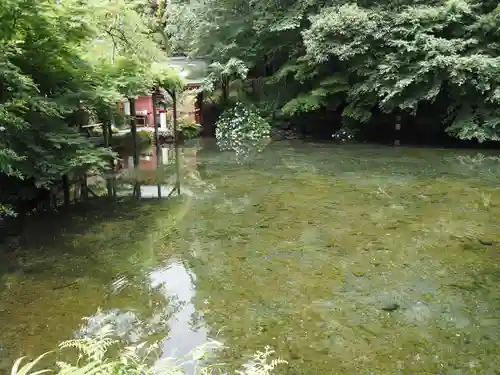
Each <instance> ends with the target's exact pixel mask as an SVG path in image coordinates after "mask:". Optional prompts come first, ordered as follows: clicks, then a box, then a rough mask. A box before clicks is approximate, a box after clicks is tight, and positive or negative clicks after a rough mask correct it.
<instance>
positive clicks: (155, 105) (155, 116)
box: [151, 89, 160, 145]
mask: <svg viewBox="0 0 500 375" xmlns="http://www.w3.org/2000/svg"><path fill="white" fill-rule="evenodd" d="M158 94H159V93H158V90H157V89H156V90H155V91H154V92H153V95H151V98H152V100H153V126H154V129H155V144H156V145H159V144H160V136H159V134H158V121H157V119H158V102H157V98H158Z"/></svg>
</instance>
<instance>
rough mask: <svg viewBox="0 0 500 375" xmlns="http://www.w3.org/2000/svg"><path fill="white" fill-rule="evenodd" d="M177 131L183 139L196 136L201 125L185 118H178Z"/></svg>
mask: <svg viewBox="0 0 500 375" xmlns="http://www.w3.org/2000/svg"><path fill="white" fill-rule="evenodd" d="M177 125H178V131H179V133H180V134H181V136H182V137H183V138H185V139H192V138H196V137H198V136H199V135H200V131H201V125H200V124H197V123H196V122H194V121H191V120H189V119H187V118H180V119H179V120H178V123H177Z"/></svg>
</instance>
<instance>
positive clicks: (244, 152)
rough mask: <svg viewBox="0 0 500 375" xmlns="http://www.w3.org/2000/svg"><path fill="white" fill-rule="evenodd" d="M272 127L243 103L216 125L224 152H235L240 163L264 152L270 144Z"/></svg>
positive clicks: (220, 145) (219, 141)
mask: <svg viewBox="0 0 500 375" xmlns="http://www.w3.org/2000/svg"><path fill="white" fill-rule="evenodd" d="M270 135H271V125H270V124H269V122H268V121H267V120H265V119H264V118H263V117H261V116H260V114H259V112H258V111H257V110H255V109H249V108H246V107H245V106H244V105H243V104H242V103H239V102H238V103H236V105H235V106H234V107H233V108H231V109H228V110H226V111H225V112H224V113H223V114H222V116H221V117H220V119H219V120H218V121H217V123H216V130H215V137H216V139H217V145H218V146H219V148H220V149H221V150H222V151H234V152H235V153H236V157H237V160H238V161H244V160H248V159H249V158H250V157H251V156H253V155H254V154H256V153H259V152H262V151H263V150H264V148H265V147H266V145H267V144H268V143H269V139H270Z"/></svg>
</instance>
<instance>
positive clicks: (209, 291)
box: [0, 141, 500, 374]
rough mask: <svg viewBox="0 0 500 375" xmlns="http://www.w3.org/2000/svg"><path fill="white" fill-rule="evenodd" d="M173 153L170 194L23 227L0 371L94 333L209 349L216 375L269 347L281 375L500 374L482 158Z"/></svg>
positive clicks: (291, 146)
mask: <svg viewBox="0 0 500 375" xmlns="http://www.w3.org/2000/svg"><path fill="white" fill-rule="evenodd" d="M181 155H182V171H183V172H182V184H183V192H184V194H183V196H181V197H179V198H175V199H170V200H155V199H150V200H143V201H135V200H130V199H124V200H121V201H119V202H116V203H113V202H110V201H108V200H100V201H94V202H93V203H91V204H90V205H89V206H85V207H84V206H81V207H75V210H74V211H72V212H71V213H64V214H53V215H48V216H44V217H43V220H33V221H32V222H30V223H29V224H28V225H27V228H26V229H25V232H24V233H23V236H22V237H21V238H19V239H18V242H17V243H16V248H15V251H14V252H11V253H10V255H9V256H8V257H7V258H2V263H1V265H0V281H1V283H0V297H1V298H0V326H2V327H3V330H2V332H1V333H0V344H1V345H2V350H1V351H0V367H1V368H2V369H8V368H9V366H10V364H11V363H12V361H13V360H14V359H15V358H17V357H18V356H20V355H23V354H27V355H30V356H34V355H37V354H39V353H41V352H43V351H45V350H50V349H53V348H54V347H55V346H56V345H57V343H58V342H60V341H62V340H64V339H68V338H71V337H72V336H73V335H75V334H79V333H85V332H92V331H93V330H94V329H96V327H99V326H100V325H102V324H104V323H105V322H114V324H116V326H117V328H118V330H119V332H120V333H121V335H122V336H123V337H124V338H126V339H128V340H130V341H137V340H141V339H148V340H152V341H154V340H160V341H161V342H162V348H163V352H164V355H165V356H167V355H182V354H185V353H186V352H187V351H189V350H190V349H192V348H193V347H194V346H196V345H198V344H201V343H203V342H204V341H205V340H206V339H207V338H217V339H219V340H221V341H223V342H224V343H225V344H227V345H228V349H227V350H226V351H224V352H222V353H221V354H220V357H219V359H220V360H221V361H224V362H227V363H229V364H230V366H234V367H238V366H239V365H241V364H242V363H244V362H245V361H246V360H247V359H248V358H249V356H250V355H251V354H252V352H254V351H255V350H257V349H262V348H263V347H264V346H265V345H271V346H273V347H274V348H275V349H276V350H277V352H278V354H279V355H280V356H281V357H283V358H284V359H286V360H288V361H289V366H288V367H287V368H286V369H284V370H283V371H284V372H285V373H288V374H290V373H292V374H310V373H336V374H353V373H356V374H357V373H360V374H364V373H366V374H368V373H370V372H371V373H375V374H389V373H390V374H406V373H411V374H438V373H439V374H469V373H484V374H489V373H494V371H496V369H498V368H500V366H499V365H500V358H499V354H498V353H500V350H499V349H500V347H499V346H498V345H499V344H498V342H500V341H499V338H500V322H499V320H498V319H497V317H496V315H497V314H496V312H497V311H498V309H499V308H500V290H499V287H498V285H499V281H500V266H499V263H498V261H499V259H498V254H499V252H498V251H499V250H500V247H499V243H500V238H499V237H498V233H500V232H499V229H500V228H499V226H500V222H499V220H500V215H499V211H498V210H499V207H500V190H499V188H498V181H499V179H498V178H499V176H500V168H499V166H498V163H497V162H495V161H494V160H493V159H491V160H490V159H488V158H487V157H486V158H485V157H478V156H477V152H476V151H470V150H466V151H459V150H444V149H422V148H398V149H394V148H385V147H381V146H371V145H352V146H350V145H345V146H339V145H332V144H319V143H314V144H310V143H304V142H301V141H293V142H277V143H275V144H272V145H270V146H269V147H268V149H267V150H266V151H265V152H264V153H263V154H262V155H261V156H258V157H257V158H256V159H255V160H253V161H252V162H251V163H250V164H247V165H243V166H242V165H239V164H237V163H235V161H234V158H233V157H232V156H231V155H230V154H226V153H219V152H217V151H215V150H214V148H213V145H208V146H207V145H205V146H204V145H203V144H201V145H196V144H195V145H192V146H190V145H186V146H185V148H184V149H183V150H181ZM145 163H146V161H145ZM147 168H148V167H147V165H146V164H144V173H145V174H146V175H149V173H152V174H154V175H157V176H162V177H161V179H165V180H166V181H164V182H165V183H166V184H167V183H171V181H170V180H169V178H170V177H168V176H165V173H164V171H162V170H160V171H157V172H155V171H154V170H149V169H147ZM161 168H163V167H161ZM161 168H160V169H161ZM168 168H169V167H168V165H167V166H165V169H166V170H168ZM155 182H158V181H155ZM98 308H101V311H100V312H98V313H96V311H97V310H98ZM85 316H90V317H91V320H90V321H89V322H88V323H87V324H85V322H83V321H82V320H81V318H83V317H85ZM169 338H170V339H169Z"/></svg>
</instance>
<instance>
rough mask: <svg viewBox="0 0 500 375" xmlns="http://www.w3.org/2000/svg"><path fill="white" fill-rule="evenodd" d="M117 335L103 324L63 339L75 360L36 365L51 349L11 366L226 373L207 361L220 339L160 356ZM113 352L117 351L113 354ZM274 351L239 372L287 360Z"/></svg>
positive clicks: (30, 372) (76, 374)
mask: <svg viewBox="0 0 500 375" xmlns="http://www.w3.org/2000/svg"><path fill="white" fill-rule="evenodd" d="M113 337H114V331H113V329H112V328H111V326H110V325H107V326H105V327H104V328H102V329H101V330H100V331H99V332H98V333H96V334H95V335H94V336H91V337H84V338H79V339H75V340H68V341H64V342H62V343H61V344H60V345H59V349H61V350H67V349H73V350H75V349H76V352H77V359H76V363H75V364H70V363H67V362H64V361H57V362H56V363H55V368H56V369H55V370H51V369H48V368H42V369H36V368H37V367H39V366H42V360H43V359H44V358H46V357H47V356H48V355H49V354H51V352H47V353H44V354H42V355H40V356H39V357H38V358H36V359H35V360H33V361H30V362H27V363H25V364H24V365H23V366H21V364H22V362H23V361H24V360H25V358H26V357H21V358H19V359H18V360H17V361H16V362H15V363H14V366H13V367H12V371H11V375H40V374H45V373H55V374H58V375H94V374H96V375H97V374H99V375H125V374H126V375H132V374H133V375H135V374H137V375H153V374H154V375H182V374H185V370H184V369H185V366H186V365H191V366H192V367H193V368H194V374H201V375H203V374H214V373H219V374H222V373H224V372H223V371H222V365H220V364H208V363H207V361H206V360H207V359H209V358H210V357H211V355H213V354H214V353H215V351H216V350H217V349H220V348H222V344H221V343H219V342H217V341H210V342H208V343H206V344H203V345H201V346H199V347H197V348H195V349H194V350H192V351H191V352H190V353H188V354H187V355H186V356H185V357H184V358H181V359H175V358H171V357H169V358H160V355H159V354H160V350H159V349H160V347H159V345H158V344H148V343H141V344H138V345H134V346H127V347H125V348H123V349H121V346H120V344H121V341H120V340H117V339H115V338H113ZM111 353H117V354H116V355H112V354H111ZM273 354H274V351H273V350H271V349H270V348H269V347H266V348H265V351H264V352H260V351H259V352H257V353H256V354H255V355H254V358H253V360H252V361H250V362H249V363H247V364H246V365H244V366H243V369H242V370H241V371H239V372H238V374H240V375H271V374H272V373H273V371H274V369H275V368H276V367H277V366H278V365H280V364H284V363H286V361H284V360H281V359H279V358H277V359H271V358H270V357H271V356H272V355H273Z"/></svg>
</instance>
